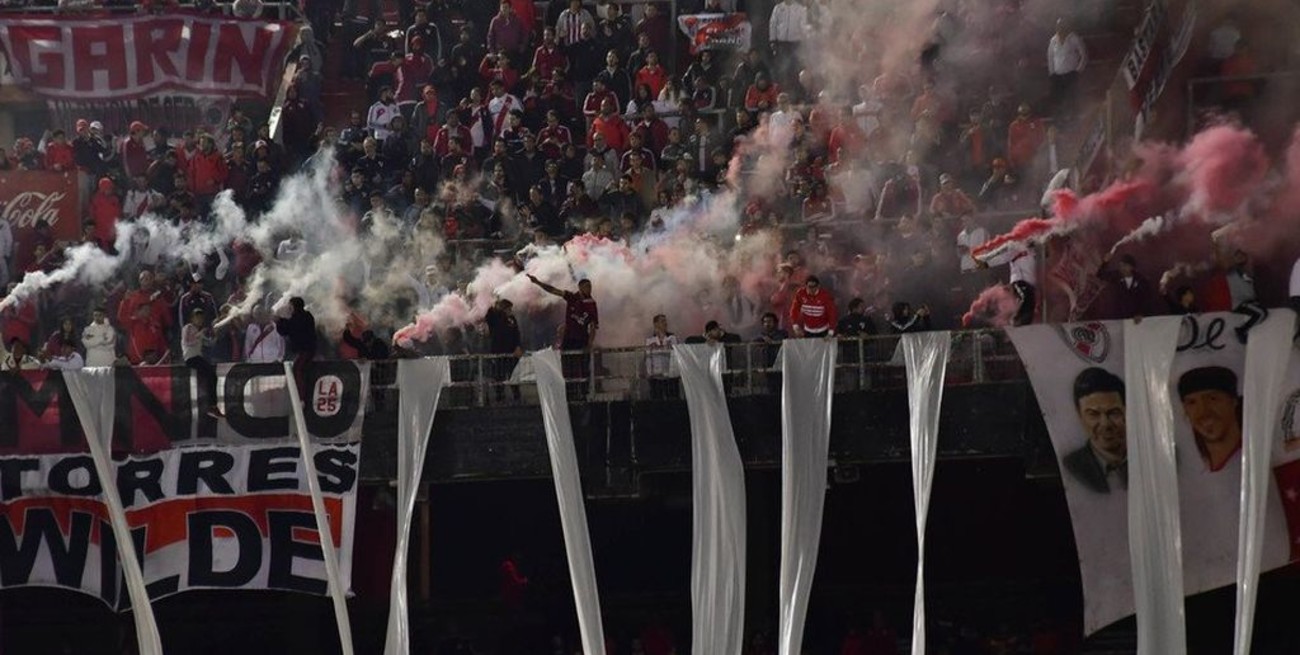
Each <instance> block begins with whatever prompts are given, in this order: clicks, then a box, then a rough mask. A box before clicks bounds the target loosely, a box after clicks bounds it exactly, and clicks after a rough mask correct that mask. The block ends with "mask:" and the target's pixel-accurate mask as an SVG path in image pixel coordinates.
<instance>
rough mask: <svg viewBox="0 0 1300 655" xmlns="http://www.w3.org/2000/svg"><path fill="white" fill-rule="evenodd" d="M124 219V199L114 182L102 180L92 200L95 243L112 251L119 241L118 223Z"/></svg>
mask: <svg viewBox="0 0 1300 655" xmlns="http://www.w3.org/2000/svg"><path fill="white" fill-rule="evenodd" d="M121 217H122V199H121V198H119V197H118V196H117V187H116V186H115V185H114V184H113V180H111V179H109V178H107V177H104V178H100V180H99V182H98V183H97V184H96V185H95V195H94V196H91V198H90V222H91V223H92V224H93V225H94V226H95V229H94V235H95V243H98V244H99V247H100V248H102V249H104V250H112V248H113V242H114V241H115V240H116V239H117V221H118V219H120V218H121Z"/></svg>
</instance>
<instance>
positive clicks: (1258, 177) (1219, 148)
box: [1178, 125, 1269, 219]
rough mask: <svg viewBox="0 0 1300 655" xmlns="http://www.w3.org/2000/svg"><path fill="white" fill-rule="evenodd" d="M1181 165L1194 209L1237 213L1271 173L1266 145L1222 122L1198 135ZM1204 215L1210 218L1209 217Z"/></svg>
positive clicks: (1182, 154) (1184, 149)
mask: <svg viewBox="0 0 1300 655" xmlns="http://www.w3.org/2000/svg"><path fill="white" fill-rule="evenodd" d="M1178 164H1179V165H1180V167H1181V168H1182V169H1183V172H1184V174H1185V175H1186V178H1187V186H1188V187H1189V190H1190V195H1191V197H1190V198H1189V199H1188V200H1189V201H1190V203H1191V204H1192V206H1193V208H1195V209H1198V210H1201V211H1203V212H1206V213H1218V212H1233V211H1235V210H1236V209H1237V208H1239V207H1241V206H1242V204H1243V203H1245V202H1246V200H1248V199H1249V198H1250V197H1251V196H1253V195H1254V194H1255V193H1257V192H1258V191H1259V190H1260V186H1261V185H1262V184H1263V182H1264V178H1265V176H1266V175H1268V170H1269V160H1268V155H1266V154H1264V146H1263V144H1261V143H1260V142H1259V139H1258V138H1256V137H1255V135H1254V134H1252V133H1251V132H1249V131H1247V130H1244V129H1242V128H1240V127H1231V126H1227V125H1219V126H1216V127H1211V128H1210V129H1208V130H1205V131H1204V132H1201V133H1199V134H1197V135H1196V136H1195V137H1194V138H1193V139H1192V142H1191V143H1189V144H1187V147H1186V148H1183V151H1182V153H1181V154H1180V155H1179V158H1178ZM1203 218H1206V219H1210V217H1209V216H1205V217H1203Z"/></svg>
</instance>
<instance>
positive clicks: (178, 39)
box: [0, 13, 297, 101]
mask: <svg viewBox="0 0 1300 655" xmlns="http://www.w3.org/2000/svg"><path fill="white" fill-rule="evenodd" d="M296 33H297V30H296V28H295V27H294V25H293V24H292V23H281V22H275V21H260V20H236V19H231V18H226V17H214V16H202V15H198V14H184V13H179V14H168V15H165V16H152V15H139V16H130V17H113V18H102V17H67V16H53V17H52V16H22V15H19V16H12V17H6V19H5V20H4V21H3V22H0V47H3V48H4V51H5V53H6V54H7V55H8V59H9V65H10V68H11V70H12V72H13V75H14V78H16V79H17V80H18V83H19V84H20V85H22V86H24V87H26V88H27V89H29V90H30V91H32V92H33V93H36V94H39V95H41V96H44V97H45V98H47V99H52V100H77V101H87V100H125V99H136V98H143V97H147V96H150V95H153V94H158V93H164V92H167V93H187V94H191V95H205V96H245V97H247V96H254V97H268V96H270V95H272V93H273V91H274V89H275V85H276V83H277V82H278V81H279V79H280V73H281V71H282V70H283V68H284V58H285V56H286V55H288V53H289V50H290V49H291V48H292V47H293V45H294V39H295V36H296Z"/></svg>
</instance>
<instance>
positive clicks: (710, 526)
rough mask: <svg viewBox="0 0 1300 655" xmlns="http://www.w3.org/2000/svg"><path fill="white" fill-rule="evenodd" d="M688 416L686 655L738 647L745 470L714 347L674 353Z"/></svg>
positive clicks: (720, 354) (722, 360) (731, 651)
mask: <svg viewBox="0 0 1300 655" xmlns="http://www.w3.org/2000/svg"><path fill="white" fill-rule="evenodd" d="M673 358H674V360H675V361H676V362H677V368H678V370H679V371H680V372H681V377H682V390H683V392H684V393H685V395H686V407H687V409H688V410H689V412H690V417H691V489H692V499H693V508H694V513H693V515H692V517H691V530H692V537H691V538H692V541H691V644H692V646H691V652H693V653H701V654H704V653H707V654H708V655H740V652H741V649H742V648H743V647H744V645H745V524H746V517H745V469H744V466H743V464H742V463H741V460H740V450H739V449H738V448H737V447H736V436H735V432H734V431H733V430H732V428H731V416H730V415H729V414H727V397H726V393H725V392H724V391H723V388H722V372H723V370H724V369H725V368H726V353H725V352H724V351H723V349H722V347H721V346H719V345H712V344H698V345H689V346H687V345H679V346H674V347H673Z"/></svg>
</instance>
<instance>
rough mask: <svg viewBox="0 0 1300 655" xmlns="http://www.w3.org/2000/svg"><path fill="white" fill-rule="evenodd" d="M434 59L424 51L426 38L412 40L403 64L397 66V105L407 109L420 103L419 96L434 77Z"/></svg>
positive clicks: (403, 58)
mask: <svg viewBox="0 0 1300 655" xmlns="http://www.w3.org/2000/svg"><path fill="white" fill-rule="evenodd" d="M433 68H434V65H433V59H431V58H429V55H427V54H425V51H424V37H421V36H417V37H414V38H412V39H411V46H410V49H409V51H408V52H407V53H406V56H405V57H402V62H401V63H400V64H398V65H397V71H396V78H397V104H398V106H400V107H403V108H405V107H407V106H409V105H412V104H415V103H416V102H419V101H420V98H419V97H417V94H418V93H419V92H420V89H421V88H423V87H424V86H425V84H427V83H428V82H429V78H430V77H431V76H432V75H433Z"/></svg>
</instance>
